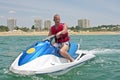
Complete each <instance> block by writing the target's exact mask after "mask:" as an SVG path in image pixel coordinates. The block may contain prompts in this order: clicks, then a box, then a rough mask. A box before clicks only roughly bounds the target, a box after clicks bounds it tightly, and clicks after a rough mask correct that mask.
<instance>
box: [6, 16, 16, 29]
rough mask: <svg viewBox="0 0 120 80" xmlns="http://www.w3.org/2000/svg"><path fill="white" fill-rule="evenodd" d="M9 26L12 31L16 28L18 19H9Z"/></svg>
mask: <svg viewBox="0 0 120 80" xmlns="http://www.w3.org/2000/svg"><path fill="white" fill-rule="evenodd" d="M7 26H8V28H9V30H10V31H12V30H14V28H15V27H16V19H14V18H9V19H7Z"/></svg>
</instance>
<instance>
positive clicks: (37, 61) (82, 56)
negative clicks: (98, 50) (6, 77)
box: [10, 35, 95, 75]
mask: <svg viewBox="0 0 120 80" xmlns="http://www.w3.org/2000/svg"><path fill="white" fill-rule="evenodd" d="M53 37H54V36H53V35H52V36H50V37H48V38H46V39H44V40H43V41H38V42H36V43H35V44H33V45H31V46H30V47H28V48H26V49H25V50H23V51H22V53H21V54H20V55H19V56H18V57H17V58H16V59H15V61H14V62H13V63H12V64H11V66H10V71H12V72H13V73H17V74H25V75H29V74H45V73H55V72H60V71H64V70H67V69H70V68H73V67H75V66H77V65H80V64H81V63H83V62H85V61H88V60H90V59H92V58H94V57H95V55H93V54H86V53H81V51H80V50H79V44H77V43H73V42H70V49H69V51H68V53H69V55H70V56H71V57H72V58H74V62H70V61H69V60H67V59H66V58H64V57H62V56H61V55H60V54H59V48H57V47H54V46H53V45H52V44H51V38H53Z"/></svg>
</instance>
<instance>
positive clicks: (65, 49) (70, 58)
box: [59, 44, 74, 62]
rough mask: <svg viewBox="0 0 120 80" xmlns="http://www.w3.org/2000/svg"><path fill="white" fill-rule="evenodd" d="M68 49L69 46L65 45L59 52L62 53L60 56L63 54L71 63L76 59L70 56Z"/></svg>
mask: <svg viewBox="0 0 120 80" xmlns="http://www.w3.org/2000/svg"><path fill="white" fill-rule="evenodd" d="M68 49H69V46H68V45H66V44H64V45H63V46H62V47H61V49H60V51H59V52H60V54H61V55H62V56H63V57H65V58H67V59H69V60H70V62H73V61H74V59H73V58H72V57H71V56H70V55H69V54H68V52H67V51H68Z"/></svg>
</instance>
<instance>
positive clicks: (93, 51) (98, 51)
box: [81, 48, 120, 54]
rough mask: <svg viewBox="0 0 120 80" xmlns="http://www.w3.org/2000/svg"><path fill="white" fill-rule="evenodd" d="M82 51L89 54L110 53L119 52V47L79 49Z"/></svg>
mask: <svg viewBox="0 0 120 80" xmlns="http://www.w3.org/2000/svg"><path fill="white" fill-rule="evenodd" d="M81 52H82V53H89V54H111V53H120V49H100V48H97V49H92V50H81Z"/></svg>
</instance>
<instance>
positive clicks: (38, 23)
mask: <svg viewBox="0 0 120 80" xmlns="http://www.w3.org/2000/svg"><path fill="white" fill-rule="evenodd" d="M34 27H35V28H36V29H37V30H38V31H41V30H42V20H41V19H35V20H34Z"/></svg>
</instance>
